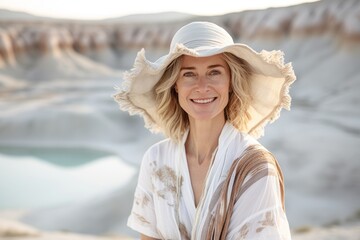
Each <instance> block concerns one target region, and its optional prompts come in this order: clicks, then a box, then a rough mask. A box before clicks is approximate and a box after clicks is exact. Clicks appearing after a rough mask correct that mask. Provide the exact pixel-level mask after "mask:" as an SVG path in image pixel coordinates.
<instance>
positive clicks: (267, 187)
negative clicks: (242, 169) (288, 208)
mask: <svg viewBox="0 0 360 240" xmlns="http://www.w3.org/2000/svg"><path fill="white" fill-rule="evenodd" d="M249 181H251V179H249ZM249 181H248V182H247V183H245V185H246V184H249V183H250V184H249V185H250V187H248V188H247V190H246V191H245V192H244V193H243V194H242V195H241V196H240V198H239V199H238V200H237V202H236V204H235V206H234V209H233V214H232V216H231V221H230V226H229V231H228V234H227V239H246V240H252V239H254V240H255V239H256V240H261V239H266V240H269V239H270V240H288V239H291V235H290V229H289V224H288V221H287V218H286V214H285V211H284V209H283V207H282V202H281V193H280V186H279V179H278V177H277V176H276V175H267V176H264V177H262V178H260V179H257V180H256V182H253V183H251V182H249Z"/></svg>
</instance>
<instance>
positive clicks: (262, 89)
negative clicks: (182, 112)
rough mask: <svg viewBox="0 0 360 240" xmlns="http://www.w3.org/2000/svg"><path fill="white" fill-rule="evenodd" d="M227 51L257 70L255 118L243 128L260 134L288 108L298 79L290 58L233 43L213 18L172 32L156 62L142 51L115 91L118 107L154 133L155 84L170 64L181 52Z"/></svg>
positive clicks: (251, 110)
mask: <svg viewBox="0 0 360 240" xmlns="http://www.w3.org/2000/svg"><path fill="white" fill-rule="evenodd" d="M224 52H229V53H232V54H234V55H235V56H237V57H239V58H241V59H244V60H245V61H247V62H248V63H249V65H250V66H251V68H252V70H253V74H252V75H251V79H250V89H251V90H250V94H251V98H252V100H251V103H250V107H249V109H248V113H249V114H250V116H251V120H250V121H249V122H248V123H247V129H241V131H243V132H246V133H249V134H250V135H252V136H254V137H255V138H258V137H260V136H262V135H263V132H264V126H265V125H266V124H267V123H268V122H273V121H275V120H276V119H277V118H278V117H279V115H280V111H281V109H282V108H285V109H287V110H290V102H291V98H290V96H289V86H290V84H291V83H293V82H294V81H295V79H296V77H295V74H294V71H293V69H292V66H291V63H288V64H284V60H283V53H282V52H281V51H271V52H268V51H265V50H263V51H261V52H260V53H258V52H256V51H254V50H253V49H251V48H250V47H249V46H247V45H244V44H239V43H234V41H233V39H232V37H231V36H230V35H229V33H227V32H226V31H225V30H224V29H223V28H221V27H219V26H218V25H216V24H214V23H210V22H192V23H190V24H187V25H185V26H183V27H182V28H180V29H179V30H178V31H177V32H176V33H175V35H174V37H173V39H172V41H171V45H170V51H169V53H168V54H167V55H165V56H163V57H161V58H159V59H158V60H157V61H155V62H150V61H148V60H147V59H146V57H145V50H144V49H142V50H141V51H140V52H138V54H137V57H136V59H135V63H134V68H133V69H131V70H130V71H129V72H127V73H126V74H125V75H124V82H123V84H122V86H121V87H120V88H118V92H117V93H116V94H115V95H114V98H115V100H116V101H117V102H118V103H119V105H120V108H121V109H122V110H124V111H128V112H129V113H130V114H131V115H133V114H139V115H141V116H142V117H143V118H144V121H145V126H146V127H147V128H148V129H150V130H151V131H153V132H159V131H162V129H161V126H160V124H159V123H160V121H159V116H158V114H157V106H156V103H155V94H156V93H155V91H154V86H155V85H156V83H157V82H158V81H159V80H160V78H161V76H162V75H163V73H164V72H165V70H166V67H167V66H168V65H169V64H170V63H171V62H172V61H173V60H174V59H176V58H177V57H179V56H181V55H190V56H196V57H205V56H212V55H216V54H219V53H224Z"/></svg>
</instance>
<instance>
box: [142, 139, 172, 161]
mask: <svg viewBox="0 0 360 240" xmlns="http://www.w3.org/2000/svg"><path fill="white" fill-rule="evenodd" d="M176 146H177V145H176V143H175V142H174V141H173V140H171V139H168V138H167V139H164V140H162V141H159V142H157V143H155V144H153V145H151V146H150V147H149V148H148V149H147V151H146V152H145V154H144V157H143V160H142V165H152V166H158V167H159V166H162V165H164V164H166V165H169V164H170V165H171V162H172V160H173V157H174V156H175V151H176Z"/></svg>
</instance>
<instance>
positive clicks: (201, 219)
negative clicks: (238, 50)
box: [128, 123, 291, 239]
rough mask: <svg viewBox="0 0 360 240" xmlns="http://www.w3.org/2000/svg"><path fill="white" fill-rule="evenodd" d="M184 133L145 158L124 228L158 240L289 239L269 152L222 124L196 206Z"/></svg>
mask: <svg viewBox="0 0 360 240" xmlns="http://www.w3.org/2000/svg"><path fill="white" fill-rule="evenodd" d="M187 134H188V133H186V134H185V135H184V137H183V141H182V142H181V143H175V142H173V141H171V140H170V139H166V140H163V141H161V142H159V143H157V144H155V145H153V146H152V147H150V148H149V149H148V151H147V152H146V153H145V154H144V158H143V161H142V164H141V168H140V173H139V179H138V185H137V187H136V190H135V196H134V204H133V208H132V211H131V214H130V216H129V219H128V226H129V227H130V228H132V229H134V230H135V231H137V232H140V233H142V234H144V235H147V236H150V237H153V238H158V239H291V237H290V231H289V225H288V221H287V218H286V215H285V211H284V191H283V182H282V181H283V177H282V174H281V170H280V167H279V165H278V163H277V161H276V160H275V158H274V157H273V156H272V155H271V153H269V152H268V151H267V150H266V149H265V148H264V147H262V146H261V145H260V144H259V143H258V142H257V141H256V140H255V139H254V138H252V137H251V136H250V135H247V134H245V133H242V132H239V131H238V130H237V129H235V128H234V127H233V126H232V125H231V124H230V123H226V124H225V126H224V128H223V130H222V132H221V134H220V137H219V144H218V148H217V151H216V153H214V156H213V162H212V166H211V167H210V168H209V171H208V174H207V178H206V181H205V187H204V190H203V193H202V197H201V199H200V202H199V204H198V206H196V207H195V201H194V194H193V191H192V186H191V179H190V175H189V169H188V166H187V160H186V153H185V147H184V143H185V141H186V138H187Z"/></svg>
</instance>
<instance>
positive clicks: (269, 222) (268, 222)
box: [256, 211, 275, 233]
mask: <svg viewBox="0 0 360 240" xmlns="http://www.w3.org/2000/svg"><path fill="white" fill-rule="evenodd" d="M258 223H260V224H261V227H258V228H257V229H256V232H257V233H259V232H261V231H262V230H264V228H265V227H271V226H275V220H274V215H273V214H272V213H271V212H270V211H269V212H266V213H265V219H264V220H261V221H258Z"/></svg>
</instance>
